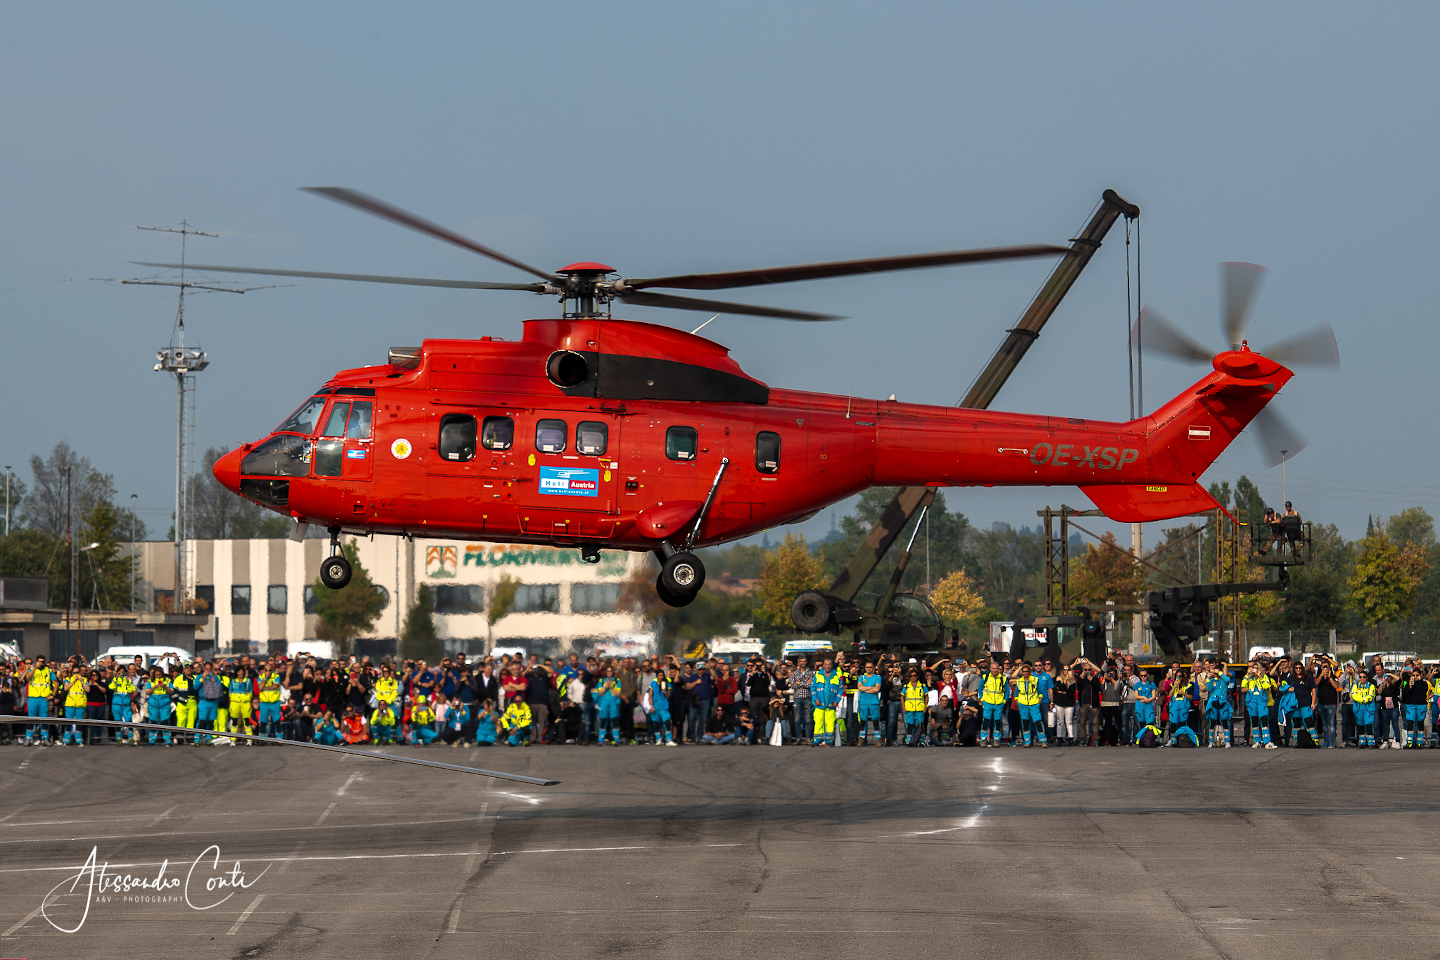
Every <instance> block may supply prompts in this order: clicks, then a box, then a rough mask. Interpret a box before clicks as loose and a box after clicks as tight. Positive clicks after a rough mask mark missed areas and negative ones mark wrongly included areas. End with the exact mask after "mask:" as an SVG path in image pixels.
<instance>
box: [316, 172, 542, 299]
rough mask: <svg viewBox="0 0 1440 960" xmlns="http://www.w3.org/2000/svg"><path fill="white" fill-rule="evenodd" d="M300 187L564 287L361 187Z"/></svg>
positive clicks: (526, 265) (517, 262) (516, 261)
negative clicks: (374, 195) (368, 192)
mask: <svg viewBox="0 0 1440 960" xmlns="http://www.w3.org/2000/svg"><path fill="white" fill-rule="evenodd" d="M300 189H302V190H304V191H306V192H308V193H314V194H318V195H319V196H322V197H325V198H326V199H327V200H334V201H335V202H336V203H343V204H345V205H346V206H347V207H354V208H355V209H356V210H364V211H365V212H366V213H369V214H372V215H374V216H377V217H380V218H381V219H382V220H389V221H391V222H392V223H398V224H400V225H401V226H402V227H409V228H410V229H411V230H416V231H419V232H420V233H424V234H427V235H429V236H432V237H435V238H436V239H437V240H444V241H445V242H446V243H453V244H455V246H457V247H462V248H464V249H466V250H469V251H470V252H471V253H478V254H480V256H482V257H489V258H490V259H491V260H499V261H500V262H501V263H504V264H508V265H509V266H512V267H515V268H516V269H517V270H524V271H525V272H526V273H529V274H533V275H535V276H537V277H539V278H540V279H541V280H547V281H549V282H551V283H555V284H559V285H562V286H563V285H564V283H565V281H564V279H563V278H561V277H557V276H555V275H554V274H550V273H546V272H545V271H544V270H537V269H536V268H535V267H532V266H530V264H528V263H522V262H521V261H519V260H516V259H515V258H514V257H508V256H506V255H505V254H503V253H501V252H500V251H499V250H492V249H491V248H490V247H487V246H485V245H484V244H483V243H476V242H475V241H474V240H471V239H470V238H469V237H464V236H461V235H460V234H458V233H456V232H455V231H453V230H449V229H447V228H445V227H442V226H440V224H438V223H431V222H430V221H429V220H426V219H425V218H424V217H419V216H416V215H415V214H413V213H411V212H409V211H408V210H401V209H400V208H399V207H396V206H392V205H390V204H388V203H386V202H385V201H384V200H380V199H378V198H376V197H372V196H370V195H369V194H364V193H361V192H360V191H359V190H351V189H349V188H348V187H301V188H300Z"/></svg>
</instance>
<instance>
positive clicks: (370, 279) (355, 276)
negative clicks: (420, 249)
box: [130, 260, 545, 293]
mask: <svg viewBox="0 0 1440 960" xmlns="http://www.w3.org/2000/svg"><path fill="white" fill-rule="evenodd" d="M130 262H131V263H133V264H135V265H136V266H138V267H164V268H166V269H169V270H179V269H180V264H178V263H145V262H144V261H141V260H132V261H130ZM185 269H186V270H195V271H198V272H200V273H208V272H216V273H258V274H261V275H262V276H267V277H309V278H312V279H316V280H363V281H365V282H366V283H405V284H410V285H411V286H416V287H458V288H460V289H462V290H529V291H530V292H532V293H544V292H545V284H543V283H486V282H484V281H481V280H430V279H427V278H425V277H382V276H380V275H379V274H374V273H325V272H323V271H319V270H261V269H258V268H255V267H217V266H215V265H214V264H200V263H187V264H185Z"/></svg>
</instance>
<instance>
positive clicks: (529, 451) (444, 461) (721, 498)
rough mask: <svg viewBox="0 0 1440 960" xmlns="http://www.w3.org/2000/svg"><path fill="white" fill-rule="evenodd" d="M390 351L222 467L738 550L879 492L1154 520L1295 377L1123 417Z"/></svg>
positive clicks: (629, 336)
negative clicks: (1041, 489)
mask: <svg viewBox="0 0 1440 960" xmlns="http://www.w3.org/2000/svg"><path fill="white" fill-rule="evenodd" d="M391 360H392V362H391V363H389V364H387V365H382V366H377V367H362V368H358V369H354V370H346V371H343V372H341V373H339V374H337V375H336V376H335V377H334V378H333V379H331V380H330V381H329V382H328V383H326V384H325V385H324V386H323V387H322V388H321V389H320V390H319V391H317V392H316V393H315V394H314V395H312V397H311V399H310V400H308V401H307V402H306V404H305V405H302V408H301V410H300V411H297V413H296V414H295V415H294V416H292V417H291V418H290V420H289V421H287V422H286V424H284V425H282V427H281V428H280V429H279V430H277V431H276V432H275V433H273V434H272V435H271V436H270V437H268V438H267V439H266V440H264V441H261V442H259V443H255V444H245V445H244V446H242V447H241V448H240V449H238V450H235V451H232V452H231V453H229V454H227V455H226V456H225V457H223V458H222V459H221V460H220V461H219V462H217V463H216V465H215V471H214V472H215V476H216V478H217V479H218V480H219V481H220V482H221V483H222V484H223V485H224V486H226V487H227V488H229V489H231V490H233V491H235V492H237V493H239V494H241V495H242V496H245V497H247V498H249V499H251V500H253V501H255V502H257V503H260V504H262V505H264V506H266V507H268V508H270V509H273V510H276V511H277V512H281V513H284V514H286V515H288V516H290V517H293V518H294V519H296V520H297V521H300V522H304V523H312V524H318V525H320V526H323V527H327V528H330V529H331V530H332V531H333V530H335V529H336V528H339V529H341V530H344V531H348V532H354V533H382V534H398V535H407V536H416V537H427V538H456V539H473V540H484V541H495V542H513V543H536V544H552V545H557V546H581V547H591V548H597V549H598V548H602V547H603V548H610V549H624V550H647V551H648V550H660V549H662V547H668V546H671V545H675V544H678V543H679V542H680V541H683V540H685V539H686V537H687V536H691V535H693V538H694V545H695V546H705V545H712V544H716V543H720V542H724V541H727V540H734V539H737V538H741V537H745V536H748V535H751V534H754V533H757V532H759V531H761V530H764V529H766V528H769V527H773V526H775V525H777V524H783V523H790V522H795V521H797V520H801V519H804V518H806V517H808V516H811V515H813V514H814V513H816V512H817V511H818V510H820V509H823V508H824V507H825V506H827V505H829V504H832V503H835V502H837V501H839V500H843V499H845V498H846V497H848V496H851V495H853V494H855V493H857V492H859V491H861V490H864V489H866V488H867V487H871V486H877V485H922V484H929V485H936V486H981V485H983V486H1022V485H1023V486H1050V485H1074V486H1079V487H1081V488H1082V489H1084V490H1085V492H1086V493H1087V494H1089V495H1090V496H1091V498H1092V499H1094V500H1095V501H1096V503H1097V505H1099V506H1100V507H1101V509H1103V510H1105V511H1106V513H1107V514H1108V515H1110V516H1111V517H1112V518H1113V519H1117V520H1134V519H1141V520H1151V519H1164V518H1167V517H1173V516H1181V515H1184V514H1189V513H1193V512H1197V511H1199V510H1202V509H1210V508H1213V507H1215V506H1217V505H1216V504H1215V502H1214V501H1213V500H1212V499H1210V497H1209V495H1208V494H1207V493H1205V491H1204V489H1203V487H1201V486H1200V484H1199V483H1198V482H1197V480H1198V477H1199V474H1200V473H1201V472H1203V470H1204V468H1205V467H1206V466H1208V465H1209V463H1210V462H1211V461H1212V460H1213V459H1214V458H1215V457H1216V456H1218V455H1219V453H1220V451H1221V450H1223V449H1224V447H1225V446H1226V445H1227V444H1228V442H1229V441H1230V440H1231V439H1233V438H1234V436H1236V435H1238V434H1239V432H1240V431H1241V430H1242V429H1243V428H1244V426H1245V424H1246V423H1248V422H1249V420H1250V418H1251V417H1253V416H1254V415H1255V414H1256V413H1258V412H1259V410H1260V409H1261V407H1263V406H1264V404H1265V403H1266V402H1268V400H1269V399H1270V397H1272V396H1274V393H1275V392H1276V391H1277V390H1279V388H1280V387H1281V386H1283V385H1284V383H1285V382H1286V381H1287V380H1288V379H1289V377H1290V376H1291V374H1290V371H1289V370H1287V369H1286V368H1284V367H1282V366H1280V365H1279V364H1277V363H1274V362H1273V361H1270V360H1267V359H1266V358H1264V357H1261V356H1259V355H1258V354H1253V353H1250V352H1249V351H1248V350H1246V351H1230V352H1227V353H1224V354H1221V355H1219V356H1218V357H1217V358H1216V360H1215V363H1214V367H1215V370H1214V372H1212V373H1210V374H1208V375H1207V376H1206V377H1205V378H1204V379H1202V380H1201V381H1200V382H1199V383H1197V384H1196V385H1195V386H1194V387H1192V388H1191V389H1190V390H1188V391H1186V392H1185V393H1183V394H1181V395H1180V396H1179V397H1177V398H1176V399H1175V400H1173V401H1171V402H1170V403H1169V404H1167V405H1166V406H1164V407H1162V408H1161V409H1159V410H1157V411H1156V412H1155V413H1154V414H1152V415H1151V416H1149V417H1146V418H1144V419H1143V420H1136V421H1130V422H1125V423H1118V422H1103V421H1094V420H1082V419H1076V418H1071V417H1046V416H1034V415H1026V414H1010V413H998V412H992V411H982V410H969V409H964V408H960V407H941V406H930V405H923V404H912V403H904V402H899V401H894V400H887V401H876V400H866V399H860V398H853V397H846V396H839V395H831V394H821V393H811V392H805V391H797V390H783V389H771V388H769V387H768V386H766V385H765V384H764V383H761V382H760V381H758V380H755V379H754V378H752V377H749V376H748V375H746V374H745V373H744V371H742V370H741V369H740V367H739V365H738V364H736V363H735V361H734V360H733V359H731V358H730V356H729V354H728V351H727V350H726V349H725V348H724V347H722V346H720V345H719V344H716V343H714V342H713V341H710V340H707V339H705V338H703V337H700V336H697V335H694V334H689V333H685V332H683V331H679V330H675V329H673V328H669V327H664V326H658V325H654V324H647V323H638V322H633V321H626V320H613V319H608V318H571V319H564V320H530V321H527V322H526V324H525V334H524V338H523V339H521V340H519V341H504V340H499V339H494V338H489V337H486V338H482V339H480V340H427V341H426V342H425V343H424V345H423V346H422V347H421V348H419V349H418V350H414V349H401V348H397V349H396V350H394V351H392V355H391ZM297 418H298V419H297ZM725 461H728V463H725ZM722 463H724V468H723V470H722ZM717 477H718V481H717ZM712 490H713V498H712V500H711V505H710V507H709V510H708V512H706V513H704V515H703V516H702V515H701V514H702V506H703V505H704V504H705V503H706V501H707V497H710V496H711V494H712ZM697 524H698V529H697Z"/></svg>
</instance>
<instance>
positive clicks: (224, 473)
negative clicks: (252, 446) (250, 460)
mask: <svg viewBox="0 0 1440 960" xmlns="http://www.w3.org/2000/svg"><path fill="white" fill-rule="evenodd" d="M242 456H244V451H243V450H231V451H230V452H229V453H227V454H225V456H223V457H221V458H220V459H219V460H216V461H215V468H214V470H213V471H212V472H213V473H214V474H215V479H216V480H218V481H219V482H220V486H222V487H224V488H225V489H226V490H230V491H232V492H234V493H239V492H240V458H241V457H242Z"/></svg>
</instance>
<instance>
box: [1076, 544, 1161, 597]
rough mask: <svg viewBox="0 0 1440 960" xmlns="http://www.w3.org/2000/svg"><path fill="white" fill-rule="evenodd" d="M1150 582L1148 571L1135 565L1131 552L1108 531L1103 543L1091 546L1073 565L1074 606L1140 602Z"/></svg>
mask: <svg viewBox="0 0 1440 960" xmlns="http://www.w3.org/2000/svg"><path fill="white" fill-rule="evenodd" d="M1148 581H1149V570H1148V569H1147V568H1146V567H1143V566H1141V565H1140V564H1138V563H1136V562H1135V558H1134V557H1133V556H1131V554H1130V552H1129V551H1127V550H1124V549H1122V548H1121V547H1120V545H1119V544H1117V543H1116V542H1115V534H1113V533H1110V532H1108V531H1107V532H1106V533H1105V535H1104V536H1103V537H1101V538H1100V543H1099V545H1098V546H1097V545H1096V544H1093V543H1092V544H1089V545H1087V546H1086V548H1085V556H1083V557H1081V558H1080V562H1079V563H1076V562H1075V561H1074V560H1071V562H1070V603H1071V605H1072V606H1073V605H1077V604H1078V605H1088V606H1100V605H1103V604H1104V603H1106V602H1107V601H1114V602H1115V603H1118V604H1133V603H1139V602H1140V593H1141V591H1142V590H1144V589H1145V588H1146V585H1147V583H1148Z"/></svg>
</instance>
